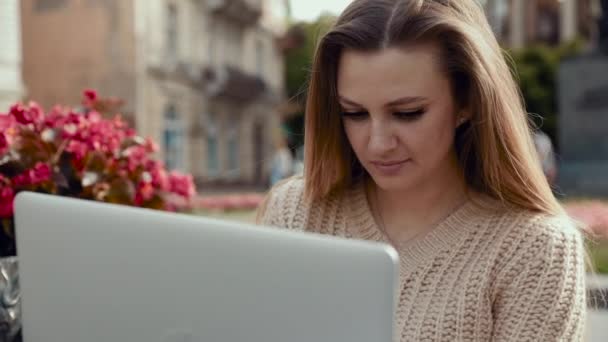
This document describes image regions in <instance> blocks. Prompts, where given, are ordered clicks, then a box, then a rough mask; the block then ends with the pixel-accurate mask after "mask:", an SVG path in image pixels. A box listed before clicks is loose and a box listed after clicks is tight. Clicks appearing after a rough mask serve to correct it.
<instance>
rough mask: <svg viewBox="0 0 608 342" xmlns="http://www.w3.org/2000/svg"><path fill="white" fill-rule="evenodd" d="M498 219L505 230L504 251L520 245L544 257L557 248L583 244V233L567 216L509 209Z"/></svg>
mask: <svg viewBox="0 0 608 342" xmlns="http://www.w3.org/2000/svg"><path fill="white" fill-rule="evenodd" d="M497 218H498V219H499V221H500V222H501V224H500V226H501V228H502V229H505V230H506V231H505V233H506V236H505V239H504V241H503V248H504V247H508V246H510V245H519V246H526V247H528V248H530V249H531V252H537V253H542V251H548V250H551V249H555V248H571V247H574V246H575V245H578V244H579V243H581V242H582V233H581V230H580V229H579V228H578V226H577V225H576V223H575V222H574V220H572V219H571V218H570V217H568V216H567V215H566V214H565V213H563V214H556V215H549V214H544V213H536V212H532V211H529V210H522V209H509V210H505V211H504V212H503V213H501V214H499V215H498V217H497Z"/></svg>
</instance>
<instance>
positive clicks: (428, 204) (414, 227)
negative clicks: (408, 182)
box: [371, 156, 467, 240]
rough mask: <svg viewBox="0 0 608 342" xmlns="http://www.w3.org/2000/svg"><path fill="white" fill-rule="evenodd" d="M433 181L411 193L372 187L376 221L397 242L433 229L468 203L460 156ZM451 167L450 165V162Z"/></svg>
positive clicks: (409, 190) (439, 172) (438, 173)
mask: <svg viewBox="0 0 608 342" xmlns="http://www.w3.org/2000/svg"><path fill="white" fill-rule="evenodd" d="M452 159H453V160H450V162H449V165H450V166H449V167H443V168H441V170H438V171H437V172H435V173H436V174H434V175H433V177H429V179H430V181H428V182H425V183H423V184H418V185H417V186H416V187H415V188H411V189H407V190H391V189H381V188H379V187H378V186H376V185H375V184H373V182H372V184H371V187H372V190H371V194H372V196H371V197H372V198H371V202H375V203H373V204H374V205H373V206H374V207H375V209H376V213H375V214H376V216H377V217H376V220H377V221H379V223H380V225H382V226H383V227H382V228H383V229H384V230H385V233H386V234H388V235H389V236H390V237H392V238H393V239H395V240H409V239H410V238H411V237H413V236H416V235H418V234H421V233H424V232H425V231H427V230H430V229H432V228H433V227H434V226H435V225H436V224H438V223H439V222H441V221H442V220H443V219H445V218H446V217H447V216H449V214H451V213H452V212H453V211H454V210H456V209H457V208H458V207H459V206H460V205H462V204H463V203H464V202H465V200H466V193H467V186H466V182H465V179H464V175H463V174H462V171H461V169H460V167H459V166H458V162H457V160H456V157H455V156H454V157H453V158H452ZM446 164H447V163H446Z"/></svg>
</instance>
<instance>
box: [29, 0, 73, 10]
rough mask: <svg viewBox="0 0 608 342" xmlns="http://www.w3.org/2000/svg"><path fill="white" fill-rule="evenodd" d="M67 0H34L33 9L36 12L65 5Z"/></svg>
mask: <svg viewBox="0 0 608 342" xmlns="http://www.w3.org/2000/svg"><path fill="white" fill-rule="evenodd" d="M67 4H68V0H36V2H35V4H34V10H35V11H36V12H46V11H52V10H56V9H60V8H62V7H65V6H66V5H67Z"/></svg>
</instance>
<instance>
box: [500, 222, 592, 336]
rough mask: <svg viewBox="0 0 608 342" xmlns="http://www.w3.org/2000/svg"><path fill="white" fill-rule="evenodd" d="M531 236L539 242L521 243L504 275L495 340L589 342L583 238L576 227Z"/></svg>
mask: <svg viewBox="0 0 608 342" xmlns="http://www.w3.org/2000/svg"><path fill="white" fill-rule="evenodd" d="M534 228H537V227H530V229H534ZM528 237H529V238H530V239H533V241H532V242H530V241H522V243H520V244H518V246H517V248H516V249H515V250H514V253H515V254H514V257H513V259H512V260H510V262H509V264H507V265H506V266H505V269H504V270H503V271H501V272H500V274H499V275H498V280H497V284H498V285H497V286H498V287H499V289H498V290H497V293H496V296H495V298H494V305H493V313H494V333H493V339H492V340H493V341H522V342H523V341H583V334H584V327H585V318H586V317H585V313H586V297H585V268H584V249H583V243H582V237H581V234H580V233H579V232H578V231H576V230H575V229H574V228H564V229H559V227H553V228H547V229H546V233H542V234H538V235H537V236H530V235H528ZM522 240H524V239H523V238H522Z"/></svg>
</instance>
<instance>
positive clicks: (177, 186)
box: [169, 171, 196, 198]
mask: <svg viewBox="0 0 608 342" xmlns="http://www.w3.org/2000/svg"><path fill="white" fill-rule="evenodd" d="M169 191H171V192H173V193H176V194H178V195H180V196H182V197H185V198H191V197H192V196H194V195H195V193H196V189H195V188H194V182H193V181H192V176H191V175H184V174H181V173H179V172H177V171H172V172H171V173H170V174H169Z"/></svg>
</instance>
